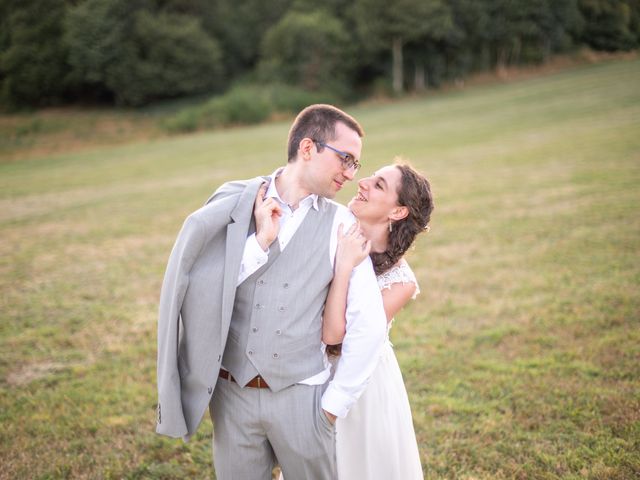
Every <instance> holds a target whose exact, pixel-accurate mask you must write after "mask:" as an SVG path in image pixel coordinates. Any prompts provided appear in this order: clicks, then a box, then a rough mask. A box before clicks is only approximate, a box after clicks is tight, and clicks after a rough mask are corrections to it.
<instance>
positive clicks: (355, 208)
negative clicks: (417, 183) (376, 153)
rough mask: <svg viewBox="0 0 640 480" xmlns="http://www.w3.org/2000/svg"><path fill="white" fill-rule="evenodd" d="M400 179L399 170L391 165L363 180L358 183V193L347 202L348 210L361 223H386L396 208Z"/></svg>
mask: <svg viewBox="0 0 640 480" xmlns="http://www.w3.org/2000/svg"><path fill="white" fill-rule="evenodd" d="M401 178H402V174H401V173H400V170H399V169H398V168H396V167H395V166H393V165H389V166H386V167H383V168H381V169H380V170H378V171H377V172H375V173H374V174H373V175H371V176H370V177H366V178H363V179H362V180H360V181H358V193H357V194H356V196H355V197H353V198H352V199H351V201H350V202H349V208H350V209H351V211H352V212H353V214H354V215H355V216H356V217H357V218H358V219H359V220H361V221H362V220H366V221H367V222H369V223H388V222H389V215H390V214H391V213H392V212H393V211H394V210H395V209H397V207H398V188H399V187H400V181H401Z"/></svg>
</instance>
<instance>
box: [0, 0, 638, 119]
mask: <svg viewBox="0 0 640 480" xmlns="http://www.w3.org/2000/svg"><path fill="white" fill-rule="evenodd" d="M584 46H586V47H589V48H591V49H594V50H602V51H627V50H634V49H637V48H638V46H640V0H384V1H383V0H351V1H344V0H327V1H324V2H321V3H320V2H312V1H310V0H271V1H269V2H264V1H261V0H244V1H237V0H0V107H1V108H2V109H3V110H14V109H21V108H39V107H44V106H51V105H68V104H73V105H78V104H81V105H82V104H91V105H95V104H104V105H118V106H130V107H139V106H143V105H148V104H150V103H153V102H157V101H160V100H166V99H176V98H183V97H193V96H196V95H202V96H203V97H206V96H216V95H217V96H219V95H222V94H224V93H225V92H226V93H227V94H228V93H229V92H231V93H232V96H233V92H234V91H236V95H235V97H234V98H235V103H234V105H232V106H231V107H229V105H226V106H225V108H220V106H219V105H218V106H217V107H216V105H213V107H212V109H210V110H211V111H212V112H213V113H212V116H214V117H216V118H219V117H220V116H221V115H222V113H221V112H224V115H226V116H227V119H226V121H227V122H230V123H233V122H234V113H233V110H234V108H235V110H241V111H242V115H248V114H249V115H253V117H255V119H258V120H259V119H261V118H262V116H263V115H264V111H266V107H265V106H264V104H265V102H266V101H267V100H265V99H264V97H263V96H261V95H262V94H257V93H256V92H257V90H256V89H260V91H263V90H266V91H268V92H269V93H268V95H269V101H270V102H272V103H273V102H275V103H277V102H278V101H279V100H278V99H280V101H291V99H292V98H293V97H296V98H298V101H297V102H294V103H296V105H295V108H297V106H298V104H305V103H310V102H311V101H325V100H326V101H337V102H340V101H353V100H358V99H361V98H365V97H368V96H371V95H375V94H376V93H380V92H385V93H389V94H401V93H403V92H406V91H418V92H419V91H422V90H425V89H429V88H438V87H439V86H441V85H442V84H445V83H448V82H459V81H462V80H464V79H465V78H466V77H467V76H468V75H470V74H472V73H475V72H481V71H489V70H497V71H500V70H501V69H504V68H508V67H511V66H517V65H527V64H540V63H544V62H545V61H547V60H548V59H549V58H550V57H551V56H553V55H554V54H557V53H564V52H570V51H572V50H575V49H577V48H581V47H584ZM239 86H240V87H239ZM237 88H244V89H245V90H244V91H243V92H241V93H240V94H238V93H237V90H234V89H237ZM247 89H248V90H247ZM283 99H284V100H283ZM232 103H233V102H232ZM292 108H293V107H292ZM261 109H262V110H261ZM248 110H251V112H249V113H247V111H248ZM191 115H192V117H194V118H186V119H185V118H182V119H179V120H180V121H179V122H178V124H179V125H178V126H177V128H176V129H178V130H180V129H183V130H184V129H189V128H184V127H185V125H186V124H189V122H195V123H194V125H193V126H194V127H195V126H197V125H196V124H197V123H198V122H200V123H202V121H201V118H198V119H196V118H195V116H197V115H194V114H193V112H192V113H191ZM198 115H200V117H201V116H202V112H200V113H198ZM217 121H219V120H217ZM205 123H206V122H205ZM212 123H215V122H212ZM223 123H224V122H223ZM187 127H188V125H187Z"/></svg>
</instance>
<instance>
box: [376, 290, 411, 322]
mask: <svg viewBox="0 0 640 480" xmlns="http://www.w3.org/2000/svg"><path fill="white" fill-rule="evenodd" d="M417 288H418V287H417V286H416V284H415V283H393V284H392V285H391V287H389V288H384V289H383V290H382V303H383V304H384V313H386V314H387V323H388V322H390V321H391V320H392V319H393V317H394V316H395V314H396V313H398V312H399V311H400V310H402V307H404V306H405V305H406V304H407V302H408V301H409V300H411V298H413V295H414V294H415V293H416V289H417Z"/></svg>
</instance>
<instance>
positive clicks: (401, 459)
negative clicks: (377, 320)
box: [323, 164, 433, 480]
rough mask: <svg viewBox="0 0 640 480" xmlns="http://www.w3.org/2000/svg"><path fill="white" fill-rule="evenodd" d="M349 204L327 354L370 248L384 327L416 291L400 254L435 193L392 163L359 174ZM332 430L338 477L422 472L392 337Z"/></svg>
mask: <svg viewBox="0 0 640 480" xmlns="http://www.w3.org/2000/svg"><path fill="white" fill-rule="evenodd" d="M349 208H350V209H351V211H352V212H353V214H354V215H355V216H356V218H357V219H358V223H359V228H358V227H357V226H355V227H352V228H351V229H349V230H348V231H347V232H346V233H344V234H343V232H342V229H339V233H338V236H339V242H338V250H337V252H336V263H335V274H334V279H333V283H332V285H331V289H330V291H329V296H328V298H327V303H326V306H325V312H324V315H323V322H324V323H323V341H324V343H326V344H327V345H329V347H327V349H328V352H329V353H330V354H331V353H332V352H334V353H335V351H336V349H335V348H334V347H332V345H334V344H337V343H340V342H341V341H342V338H343V337H344V334H345V328H346V325H345V308H346V298H347V286H348V282H349V276H350V275H351V270H352V269H353V268H354V267H355V266H356V265H358V264H359V263H360V262H361V261H362V260H363V259H364V258H365V256H366V255H367V254H369V252H371V253H370V255H371V258H372V260H373V265H374V269H375V272H376V274H377V276H378V285H379V287H380V289H381V291H382V299H383V304H384V309H385V313H386V316H387V322H388V328H390V327H391V322H392V320H393V316H394V315H395V314H396V313H397V312H398V311H399V310H400V309H401V308H402V307H403V306H404V305H405V304H406V303H407V302H408V301H409V299H411V298H415V296H416V295H417V293H419V289H418V284H417V282H416V279H415V276H414V274H413V272H412V271H411V269H410V268H409V265H408V264H407V262H406V261H405V260H404V258H403V255H404V254H405V252H406V251H407V250H408V249H409V247H410V246H411V244H412V243H413V240H414V239H415V237H416V235H417V234H418V233H420V232H422V231H426V230H428V228H429V227H428V223H429V219H430V217H431V212H432V210H433V199H432V195H431V188H430V185H429V182H428V181H427V179H426V178H424V177H423V176H422V175H420V174H419V173H418V172H416V171H415V170H414V169H413V168H411V167H410V166H408V165H404V164H396V165H390V166H387V167H384V168H381V169H380V170H378V171H377V172H376V173H374V174H373V175H372V176H371V177H368V178H364V179H362V180H360V181H359V182H358V193H357V195H356V196H355V197H354V198H353V199H352V200H351V202H349ZM387 331H388V330H387ZM336 431H337V433H336V442H337V444H336V452H337V461H338V478H339V479H340V480H351V479H367V480H372V479H390V478H401V479H403V480H411V479H416V478H418V479H421V478H423V475H422V467H421V465H420V455H419V452H418V446H417V442H416V437H415V432H414V430H413V422H412V418H411V409H410V406H409V400H408V397H407V392H406V389H405V386H404V383H403V381H402V374H401V372H400V367H399V366H398V361H397V360H396V357H395V354H394V353H393V349H392V346H391V343H390V342H389V341H387V342H386V344H385V346H384V348H383V351H382V353H381V355H380V359H379V362H378V366H377V367H376V370H375V371H374V373H373V375H372V377H371V380H370V382H369V385H368V386H367V389H366V390H365V392H364V394H363V395H362V397H361V398H360V399H359V400H358V402H357V403H356V404H355V405H354V406H353V407H352V409H351V410H350V411H349V414H348V415H347V417H346V418H339V419H338V420H337V424H336Z"/></svg>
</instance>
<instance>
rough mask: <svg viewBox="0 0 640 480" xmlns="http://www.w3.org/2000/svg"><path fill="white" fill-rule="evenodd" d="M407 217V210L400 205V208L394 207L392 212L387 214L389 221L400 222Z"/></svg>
mask: <svg viewBox="0 0 640 480" xmlns="http://www.w3.org/2000/svg"><path fill="white" fill-rule="evenodd" d="M408 215H409V209H408V208H407V207H405V206H404V205H402V206H400V207H395V208H394V209H393V210H391V213H390V214H389V220H393V221H398V220H402V219H403V218H406V217H407V216H408Z"/></svg>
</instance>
